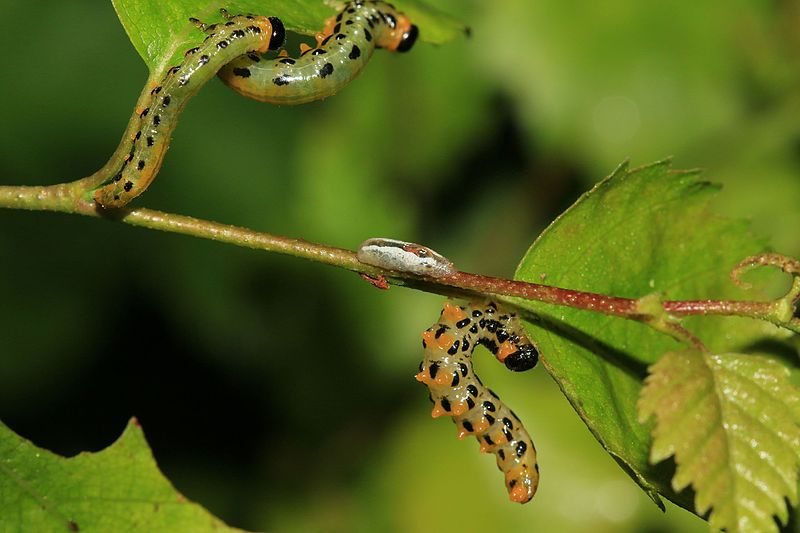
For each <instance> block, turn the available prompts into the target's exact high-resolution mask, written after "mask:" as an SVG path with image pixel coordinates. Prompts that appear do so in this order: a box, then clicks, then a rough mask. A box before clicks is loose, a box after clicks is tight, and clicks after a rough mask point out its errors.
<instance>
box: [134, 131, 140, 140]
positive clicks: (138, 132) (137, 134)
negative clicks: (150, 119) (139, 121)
mask: <svg viewBox="0 0 800 533" xmlns="http://www.w3.org/2000/svg"><path fill="white" fill-rule="evenodd" d="M141 136H142V130H139V131H137V132H136V136H135V137H134V139H136V140H137V141H138V140H139V137H141Z"/></svg>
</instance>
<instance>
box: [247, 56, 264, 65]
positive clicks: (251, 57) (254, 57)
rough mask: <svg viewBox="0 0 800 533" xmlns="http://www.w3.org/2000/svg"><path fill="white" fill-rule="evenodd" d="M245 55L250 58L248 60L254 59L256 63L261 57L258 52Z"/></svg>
mask: <svg viewBox="0 0 800 533" xmlns="http://www.w3.org/2000/svg"><path fill="white" fill-rule="evenodd" d="M247 57H248V58H250V61H255V62H256V63H258V62H259V61H261V57H259V55H258V54H247Z"/></svg>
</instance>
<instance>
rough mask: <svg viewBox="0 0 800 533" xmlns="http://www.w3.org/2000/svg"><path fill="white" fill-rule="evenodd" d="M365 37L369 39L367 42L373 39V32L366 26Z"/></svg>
mask: <svg viewBox="0 0 800 533" xmlns="http://www.w3.org/2000/svg"><path fill="white" fill-rule="evenodd" d="M364 38H366V39H367V42H370V41H371V40H372V34H371V33H370V32H369V30H368V29H367V28H364Z"/></svg>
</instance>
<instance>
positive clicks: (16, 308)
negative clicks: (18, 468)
mask: <svg viewBox="0 0 800 533" xmlns="http://www.w3.org/2000/svg"><path fill="white" fill-rule="evenodd" d="M398 4H400V5H401V3H400V2H399V1H398ZM0 6H2V7H3V10H2V11H3V12H4V13H6V14H10V15H11V16H10V18H9V20H10V21H12V22H14V21H15V23H14V24H7V25H5V26H4V31H3V32H0V44H1V45H2V46H1V49H2V50H5V52H4V54H3V58H2V64H3V68H2V71H3V83H2V84H0V95H2V102H3V103H4V109H3V111H2V117H3V120H2V121H1V122H2V123H1V124H0V183H3V184H50V183H57V182H59V181H66V180H71V179H75V178H78V177H82V176H85V175H87V174H89V173H91V172H93V171H94V170H96V169H97V168H99V166H100V165H102V164H103V163H104V162H105V160H106V158H107V157H108V155H109V154H111V152H112V151H113V149H114V148H115V146H116V144H117V142H118V141H119V138H120V135H121V133H122V131H123V129H124V126H125V124H126V122H127V120H128V116H129V114H130V113H131V110H132V108H133V104H134V102H135V100H136V97H137V95H138V93H139V91H140V89H141V86H142V84H143V83H144V81H145V78H146V75H147V73H146V69H145V67H144V64H143V62H142V61H141V60H140V58H139V57H138V56H137V55H136V53H135V51H134V50H133V48H132V47H131V45H130V43H129V42H128V40H127V37H126V35H125V33H124V31H123V29H122V27H121V26H120V25H119V23H118V22H117V19H116V16H115V14H114V11H113V8H112V6H111V4H110V2H97V1H96V0H73V1H71V2H41V3H39V2H36V3H34V4H30V3H29V2H22V1H21V0H0ZM438 6H439V7H440V8H442V9H443V10H445V11H448V12H450V13H452V14H454V15H457V16H458V17H460V18H461V19H463V20H465V21H466V22H467V23H468V24H469V25H470V26H471V28H472V33H471V38H468V39H467V38H463V39H459V40H457V41H455V42H452V43H450V44H448V45H445V46H438V47H434V46H431V45H427V44H424V43H422V44H419V45H418V46H417V47H416V48H415V49H414V50H413V51H412V52H411V53H409V54H406V55H405V56H402V57H401V56H392V55H390V54H387V53H378V54H376V56H375V58H374V59H373V61H372V62H371V63H370V65H369V67H368V68H367V69H366V71H365V72H364V73H363V75H362V76H361V77H360V78H359V79H358V81H357V83H355V84H353V85H352V86H351V87H348V88H347V89H346V90H345V91H343V92H342V93H341V94H340V95H337V96H336V97H334V98H331V99H329V100H327V101H325V102H322V103H316V104H311V105H308V106H304V107H302V108H276V107H271V106H267V105H263V104H260V103H258V102H251V101H247V100H245V99H243V98H241V97H239V96H237V95H236V94H234V93H233V92H231V91H230V90H228V89H227V88H226V87H224V86H223V85H222V84H221V83H219V82H218V81H216V80H214V81H212V82H211V83H209V84H208V86H207V87H206V88H205V89H204V90H203V91H201V94H200V95H199V96H197V97H196V98H195V99H194V100H193V101H192V102H191V103H190V104H189V106H188V107H187V109H186V111H185V113H184V115H183V117H182V118H181V122H180V125H179V127H178V129H177V131H176V135H175V138H174V142H173V145H172V147H171V149H170V151H169V154H168V157H167V159H166V162H165V164H164V167H163V169H162V171H161V175H160V176H159V179H158V180H157V181H156V182H155V184H154V186H153V187H152V188H151V189H150V190H149V191H148V192H147V194H146V195H145V196H144V197H143V198H142V199H141V201H139V202H138V203H139V204H140V205H147V206H149V207H153V208H159V209H164V210H168V211H173V212H178V213H183V214H191V215H194V216H198V217H204V218H210V219H214V220H219V221H222V222H227V223H233V224H238V225H244V226H249V227H251V228H254V229H259V230H264V231H270V232H273V233H278V234H283V235H290V236H296V237H303V238H305V239H309V240H312V241H318V242H324V243H328V244H331V245H336V246H342V247H347V248H355V247H356V246H357V245H358V243H359V242H361V241H362V240H363V239H365V238H367V237H372V236H392V237H396V238H402V239H405V240H412V241H417V242H422V243H425V244H428V245H430V246H432V247H434V248H435V249H437V250H439V251H440V252H442V253H444V254H445V255H446V256H448V257H449V258H451V259H452V260H453V261H454V262H455V263H456V264H457V265H459V266H460V267H461V268H462V269H465V270H469V271H473V272H481V273H486V274H492V275H501V276H510V275H512V274H513V271H514V268H515V265H516V262H517V261H518V260H519V258H520V257H521V256H522V254H523V253H524V251H525V250H526V248H527V247H528V246H529V244H530V243H531V242H532V241H533V239H534V238H535V237H536V235H538V233H539V232H540V231H541V230H542V229H543V228H544V227H545V226H546V225H547V223H548V222H549V221H550V220H552V219H553V218H554V217H555V216H556V215H558V213H560V212H561V211H562V210H563V209H564V208H566V207H567V206H569V205H570V204H571V203H572V202H573V201H574V200H575V199H576V198H577V197H578V195H579V194H581V193H582V192H583V191H585V190H587V189H588V188H589V187H591V186H592V184H594V183H595V182H596V181H598V180H599V179H600V178H601V177H602V176H604V175H606V174H608V173H609V172H610V171H611V170H612V169H613V168H614V167H615V166H616V165H617V164H618V163H619V162H620V161H622V160H623V159H625V158H630V159H631V161H632V162H633V164H635V165H638V164H644V163H648V162H651V161H654V160H656V159H661V158H663V157H665V156H670V155H672V156H674V162H675V163H674V164H675V166H676V167H678V168H691V167H704V168H705V169H706V170H707V177H708V178H709V179H711V180H713V181H717V182H720V183H723V184H724V186H725V187H724V189H723V191H722V192H721V194H720V195H719V199H718V202H717V206H716V207H717V209H718V210H719V211H720V212H722V213H726V214H729V215H731V216H736V217H746V218H749V219H751V220H752V222H753V227H754V228H755V230H756V231H758V232H760V233H762V234H764V235H766V236H768V237H770V238H771V240H772V243H773V245H774V247H775V249H776V250H778V251H781V252H783V253H788V254H795V255H796V254H798V253H800V238H798V236H797V235H798V232H797V229H798V226H800V209H798V207H797V206H798V205H800V178H799V177H800V121H799V120H798V111H800V93H799V92H798V89H800V58H799V56H798V51H799V50H800V4H798V2H796V1H789V0H773V1H752V0H750V1H738V0H706V1H704V2H686V1H678V0H666V1H663V2H658V3H653V2H640V1H637V0H607V1H605V2H589V1H580V2H563V1H560V0H536V1H535V2H534V1H531V0H504V1H503V2H475V1H469V2H467V1H463V0H442V1H441V2H439V3H438ZM719 244H720V245H721V246H724V243H719ZM698 296H700V295H698ZM442 300H443V299H442V298H441V297H438V296H433V295H429V294H424V293H419V292H414V291H410V290H404V289H401V288H393V289H391V290H390V291H388V292H385V291H378V290H375V289H374V288H372V287H371V286H369V285H368V284H366V283H364V282H363V281H361V280H360V279H359V278H358V277H357V276H355V275H353V274H352V273H349V272H344V271H340V270H337V269H333V268H330V267H325V266H320V265H316V264H313V263H308V262H304V261H301V260H298V259H293V258H288V257H281V256H277V255H272V254H266V253H259V252H255V251H250V250H241V249H237V248H235V247H231V246H224V245H220V244H215V243H211V242H204V241H200V240H196V239H191V238H187V237H181V236H175V235H170V234H162V233H156V232H153V231H147V230H143V229H136V228H131V227H126V226H124V225H122V224H115V223H110V222H105V221H100V220H96V219H86V218H80V217H76V216H67V215H61V214H52V213H28V212H13V211H2V212H0V419H2V420H3V421H4V422H6V423H7V424H9V425H10V426H11V427H12V428H13V429H14V430H15V431H17V432H19V433H20V434H22V435H23V436H25V437H27V438H30V439H32V440H33V441H34V442H35V443H36V444H38V445H40V446H43V447H45V448H48V449H51V450H54V451H56V452H58V453H62V454H66V455H70V454H74V453H77V452H78V451H81V450H99V449H101V448H103V447H105V446H107V445H108V444H109V443H110V442H112V441H113V440H114V439H115V438H116V437H117V436H118V435H119V434H120V432H121V431H122V429H123V427H124V426H125V424H126V422H127V420H128V419H129V417H131V416H136V417H138V418H139V420H140V422H141V424H142V426H143V427H144V431H145V434H146V435H147V438H148V440H149V442H150V444H151V446H152V448H153V450H154V454H155V456H156V458H157V460H158V462H159V465H160V467H161V468H162V470H163V471H164V472H165V474H166V475H167V476H168V477H169V478H170V479H171V480H172V481H173V482H174V484H175V485H176V486H177V488H178V489H179V490H180V491H182V492H183V493H184V494H185V495H186V496H188V497H189V498H191V499H193V500H196V501H198V502H200V503H201V504H203V505H204V506H206V507H207V508H209V509H210V510H211V511H212V512H214V513H215V514H217V515H218V516H220V517H221V518H223V519H224V520H226V521H227V522H228V523H230V524H232V525H236V526H239V527H244V528H249V529H256V530H276V531H331V532H336V531H399V532H402V531H437V532H445V531H473V530H479V529H481V530H488V528H492V530H495V529H496V530H503V531H520V530H539V531H564V532H571V531H587V530H591V531H599V532H603V531H614V532H625V531H648V532H667V531H681V532H684V531H705V530H706V525H705V523H704V522H702V521H701V520H700V519H698V518H696V517H694V516H693V515H691V514H689V513H688V512H686V511H684V510H682V509H679V508H677V507H675V506H672V505H668V508H667V513H666V514H662V513H661V512H660V511H659V510H658V509H657V508H656V507H655V506H654V505H653V504H652V502H650V500H649V499H648V498H647V497H646V496H645V495H644V493H642V492H641V491H640V490H639V489H638V488H637V486H636V485H635V484H634V483H633V482H632V481H631V480H630V479H629V478H628V477H627V476H626V474H625V473H624V472H623V471H622V470H621V469H620V468H619V467H618V466H617V465H616V464H615V462H614V461H613V460H612V459H611V458H610V457H609V456H608V455H606V454H605V453H604V452H603V451H602V449H601V448H600V446H599V445H598V444H597V443H596V441H595V440H594V439H593V438H592V437H591V435H590V434H589V432H588V431H587V430H586V428H585V426H584V425H583V424H582V422H581V421H580V420H579V418H578V417H577V415H575V414H574V412H573V411H572V410H571V408H570V406H569V405H568V404H567V402H566V401H565V400H564V398H563V397H562V396H561V394H560V393H559V391H558V389H557V387H556V386H555V384H554V383H553V382H552V381H551V380H550V379H549V377H548V376H547V375H546V373H545V371H544V370H543V369H541V368H539V369H536V370H535V371H534V372H531V373H528V374H525V375H511V374H510V373H508V372H506V371H504V369H503V368H502V367H501V366H500V365H497V364H496V363H493V362H492V361H491V360H490V357H489V356H488V355H486V354H485V353H484V354H482V355H480V354H479V355H478V356H477V367H478V371H479V373H481V375H482V376H484V381H485V382H487V383H490V384H491V385H492V387H493V388H494V389H495V390H498V391H499V392H501V394H502V396H503V398H504V399H505V400H507V401H508V403H509V404H511V405H512V406H513V407H514V409H515V411H516V412H517V413H518V414H519V415H520V417H521V418H522V419H523V420H524V421H525V422H526V425H527V426H528V428H529V430H530V432H531V434H532V436H533V439H534V441H535V443H536V445H537V449H538V450H539V454H540V461H541V469H542V485H541V488H540V492H539V494H538V495H537V496H536V499H535V500H534V501H533V502H532V503H530V504H528V505H526V506H518V505H515V504H511V503H509V502H507V500H506V494H505V490H504V488H503V486H502V479H501V474H500V473H499V472H497V471H496V468H495V466H494V458H493V457H491V456H481V455H479V454H478V452H477V444H476V443H475V442H473V441H471V440H469V441H465V442H460V441H457V440H456V439H455V438H454V433H455V430H454V428H453V426H452V425H451V424H449V423H447V422H445V421H442V420H435V421H434V420H431V419H430V417H429V416H428V412H429V409H430V404H429V403H428V399H427V393H426V391H425V389H424V387H422V386H420V385H419V384H417V383H416V382H415V381H414V380H413V378H412V375H413V373H414V372H415V369H416V366H417V364H418V361H419V359H420V358H421V349H420V341H419V333H420V332H421V331H423V330H424V329H425V328H427V327H428V326H429V325H430V324H431V323H433V321H434V320H435V319H436V317H437V313H438V308H439V307H440V305H441V303H442ZM545 355H546V354H545Z"/></svg>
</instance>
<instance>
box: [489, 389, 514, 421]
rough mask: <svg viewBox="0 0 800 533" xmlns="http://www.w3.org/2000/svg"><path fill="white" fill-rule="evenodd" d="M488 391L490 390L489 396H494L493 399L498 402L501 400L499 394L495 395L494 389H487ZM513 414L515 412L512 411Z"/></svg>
mask: <svg viewBox="0 0 800 533" xmlns="http://www.w3.org/2000/svg"><path fill="white" fill-rule="evenodd" d="M486 390H488V391H489V394H491V395H492V396H493V397H494V398H495V399H496V400H499V399H500V396H498V395H497V394H495V393H494V391H493V390H492V389H486ZM511 413H512V414H513V413H514V412H513V411H512V412H511ZM515 416H516V415H515Z"/></svg>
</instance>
